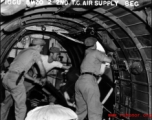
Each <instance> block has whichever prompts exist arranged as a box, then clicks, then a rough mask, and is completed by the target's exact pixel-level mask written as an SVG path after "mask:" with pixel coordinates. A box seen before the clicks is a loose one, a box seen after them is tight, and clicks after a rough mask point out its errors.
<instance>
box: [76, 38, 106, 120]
mask: <svg viewBox="0 0 152 120" xmlns="http://www.w3.org/2000/svg"><path fill="white" fill-rule="evenodd" d="M95 42H96V40H95V39H94V38H89V39H86V40H85V45H86V46H91V45H94V44H95ZM106 59H107V56H106V55H105V53H102V52H100V51H98V50H95V49H87V50H86V52H85V58H84V60H83V61H82V64H81V68H80V70H81V76H80V77H79V79H78V80H77V82H76V85H75V92H76V94H75V98H76V113H77V115H78V117H79V120H83V119H84V118H85V117H86V115H87V113H88V118H89V120H102V106H101V103H100V91H99V87H98V84H97V78H96V76H98V75H99V74H100V67H101V64H102V62H105V61H106Z"/></svg>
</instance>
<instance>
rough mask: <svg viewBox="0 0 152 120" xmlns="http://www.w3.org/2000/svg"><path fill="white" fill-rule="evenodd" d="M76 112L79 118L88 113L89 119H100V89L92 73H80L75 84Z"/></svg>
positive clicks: (81, 118) (81, 119)
mask: <svg viewBox="0 0 152 120" xmlns="http://www.w3.org/2000/svg"><path fill="white" fill-rule="evenodd" d="M75 92H76V93H75V98H76V113H77V115H78V118H79V120H83V119H84V118H85V117H86V115H87V114H88V118H89V120H102V113H103V111H102V106H101V103H100V91H99V87H98V84H97V82H96V78H95V77H94V76H92V75H87V74H85V75H81V76H80V77H79V79H78V80H77V82H76V85H75Z"/></svg>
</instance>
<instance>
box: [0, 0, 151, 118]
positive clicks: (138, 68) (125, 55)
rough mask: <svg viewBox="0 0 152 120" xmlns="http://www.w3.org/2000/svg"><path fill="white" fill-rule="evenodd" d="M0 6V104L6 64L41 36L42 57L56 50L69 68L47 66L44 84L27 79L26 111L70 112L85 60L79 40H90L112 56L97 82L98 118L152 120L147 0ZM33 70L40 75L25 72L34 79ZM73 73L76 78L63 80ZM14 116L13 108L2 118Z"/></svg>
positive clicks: (6, 1) (11, 0)
mask: <svg viewBox="0 0 152 120" xmlns="http://www.w3.org/2000/svg"><path fill="white" fill-rule="evenodd" d="M0 4H1V16H0V17H1V18H0V28H1V29H0V47H1V48H0V50H1V52H0V59H1V62H0V68H1V70H0V72H1V80H0V83H1V84H0V88H1V90H0V91H1V94H0V95H1V96H0V98H1V103H2V102H3V100H4V99H5V89H4V86H3V84H2V81H3V77H4V76H5V73H6V72H7V71H8V69H9V66H10V65H11V63H12V62H13V60H14V59H15V58H16V56H17V55H18V54H19V53H20V51H22V50H24V49H27V48H29V47H30V44H31V43H32V41H33V39H34V38H40V39H43V40H44V41H45V43H46V44H45V45H44V47H43V50H42V52H41V54H42V55H50V53H49V49H50V48H51V47H57V48H59V50H60V53H59V54H58V56H57V58H56V59H55V60H57V61H59V62H61V63H62V64H63V65H65V66H70V69H68V70H64V69H62V68H56V67H55V68H52V69H51V70H49V71H48V72H47V75H46V76H45V77H46V79H47V80H48V82H47V83H46V84H44V85H41V84H38V83H33V82H31V81H29V80H28V79H27V78H26V79H25V81H24V85H25V88H26V95H27V97H26V105H27V112H28V111H30V110H32V109H34V108H36V107H38V106H43V105H48V104H50V103H52V104H60V105H62V106H65V107H67V108H70V109H71V110H73V111H75V110H76V107H75V106H76V104H75V94H74V93H75V90H74V86H75V82H76V79H78V77H79V76H80V74H81V72H80V65H81V63H82V60H83V58H84V56H85V45H84V40H85V39H86V38H87V37H95V38H96V39H97V42H96V45H97V49H98V50H99V51H102V52H104V53H105V54H107V55H108V56H111V58H112V62H111V63H110V64H108V65H107V68H106V70H105V72H104V74H103V75H102V80H101V81H99V83H98V85H99V89H100V93H101V97H100V101H101V103H102V104H101V105H102V106H103V117H102V119H103V120H152V78H151V73H152V71H151V65H152V57H151V54H152V38H151V28H152V24H151V14H152V13H151V10H152V1H151V0H1V3H0ZM33 68H34V69H36V71H37V76H36V77H39V76H40V71H39V70H38V68H37V66H36V65H35V64H34V65H33V66H32V68H31V69H30V70H29V71H28V74H29V75H30V76H33V75H34V69H33ZM71 68H72V69H71ZM76 69H77V70H78V71H76ZM70 70H71V71H70ZM72 70H75V72H77V74H76V76H75V75H73V78H70V79H72V80H67V74H70V72H71V73H73V71H72ZM73 79H74V80H73ZM65 91H66V93H67V94H68V97H70V98H69V99H68V100H67V99H66V97H65V96H66V95H65V94H64V93H65ZM8 104H9V103H8ZM14 116H15V113H14V105H12V107H11V108H10V111H9V114H8V116H7V120H15V117H14ZM85 120H88V118H87V117H86V118H85Z"/></svg>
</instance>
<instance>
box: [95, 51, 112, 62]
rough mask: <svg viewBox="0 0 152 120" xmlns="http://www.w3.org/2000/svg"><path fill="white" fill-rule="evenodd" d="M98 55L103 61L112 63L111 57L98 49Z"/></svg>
mask: <svg viewBox="0 0 152 120" xmlns="http://www.w3.org/2000/svg"><path fill="white" fill-rule="evenodd" d="M97 57H98V59H99V60H100V61H101V62H106V63H111V61H112V58H111V57H108V56H107V55H106V54H105V53H103V52H100V51H98V54H97Z"/></svg>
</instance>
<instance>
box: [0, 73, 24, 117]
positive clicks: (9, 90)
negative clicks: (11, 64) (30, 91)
mask: <svg viewBox="0 0 152 120" xmlns="http://www.w3.org/2000/svg"><path fill="white" fill-rule="evenodd" d="M18 76H19V74H15V73H10V72H7V73H6V75H5V77H4V79H3V85H4V88H5V99H4V101H3V103H1V119H2V120H6V119H7V116H8V113H9V109H10V107H11V106H12V103H13V100H14V102H15V118H16V120H24V118H25V115H26V90H25V87H24V84H23V81H24V78H23V77H22V79H21V81H20V82H19V84H18V85H16V80H17V78H18ZM10 97H11V99H13V100H10Z"/></svg>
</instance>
